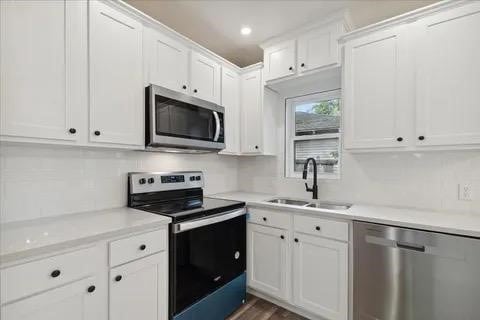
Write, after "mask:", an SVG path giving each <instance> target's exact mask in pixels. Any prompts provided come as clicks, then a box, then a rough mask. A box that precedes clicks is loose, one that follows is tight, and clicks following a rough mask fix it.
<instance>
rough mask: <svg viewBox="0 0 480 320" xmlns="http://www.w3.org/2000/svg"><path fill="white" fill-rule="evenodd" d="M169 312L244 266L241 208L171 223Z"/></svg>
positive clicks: (209, 290) (206, 292) (188, 303)
mask: <svg viewBox="0 0 480 320" xmlns="http://www.w3.org/2000/svg"><path fill="white" fill-rule="evenodd" d="M172 229H173V230H172V244H171V245H172V247H171V248H172V251H171V253H170V254H171V258H170V259H171V260H170V262H171V264H170V267H171V270H170V281H171V282H170V314H171V316H174V315H176V314H178V313H180V312H181V311H183V310H184V309H186V308H187V307H189V306H191V305H192V304H194V303H195V302H197V301H199V300H200V299H202V298H204V297H206V296H207V295H209V294H210V293H212V292H214V291H215V290H216V289H218V288H219V287H221V286H223V285H225V284H226V283H228V282H230V281H231V280H233V279H235V278H237V277H238V276H240V275H241V274H243V273H244V272H245V270H246V258H245V256H246V215H245V209H244V208H242V209H240V210H234V211H230V212H226V213H222V214H219V215H215V216H211V217H208V218H205V219H198V220H194V221H188V222H183V223H178V224H174V225H173V226H172Z"/></svg>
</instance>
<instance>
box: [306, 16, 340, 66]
mask: <svg viewBox="0 0 480 320" xmlns="http://www.w3.org/2000/svg"><path fill="white" fill-rule="evenodd" d="M343 28H344V27H343V23H332V24H331V25H329V26H328V27H325V28H321V29H315V30H312V31H309V32H307V33H305V34H304V35H301V36H300V37H299V38H298V61H297V68H298V72H299V73H305V72H308V71H312V70H316V69H319V68H323V67H328V66H332V65H336V64H339V63H340V50H339V45H338V38H339V37H340V35H341V34H342V33H343Z"/></svg>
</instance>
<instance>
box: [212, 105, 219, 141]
mask: <svg viewBox="0 0 480 320" xmlns="http://www.w3.org/2000/svg"><path fill="white" fill-rule="evenodd" d="M212 112H213V117H214V118H215V136H214V137H213V141H215V142H217V141H218V138H219V137H220V118H219V117H218V112H217V111H212Z"/></svg>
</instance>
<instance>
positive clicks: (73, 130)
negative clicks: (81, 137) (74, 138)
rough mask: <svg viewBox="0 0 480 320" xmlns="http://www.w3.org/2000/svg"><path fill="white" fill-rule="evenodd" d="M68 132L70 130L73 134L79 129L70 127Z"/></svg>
mask: <svg viewBox="0 0 480 320" xmlns="http://www.w3.org/2000/svg"><path fill="white" fill-rule="evenodd" d="M68 132H70V133H71V134H75V133H77V129H75V128H70V129H68Z"/></svg>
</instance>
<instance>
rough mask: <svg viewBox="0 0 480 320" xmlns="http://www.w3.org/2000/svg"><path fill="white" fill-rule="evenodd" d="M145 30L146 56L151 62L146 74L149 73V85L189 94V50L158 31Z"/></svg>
mask: <svg viewBox="0 0 480 320" xmlns="http://www.w3.org/2000/svg"><path fill="white" fill-rule="evenodd" d="M145 30H146V35H145V39H144V41H145V43H146V45H145V48H146V50H145V56H147V55H148V60H149V63H148V68H147V70H145V72H147V73H149V83H151V84H155V85H158V86H162V87H165V88H168V89H171V90H175V91H179V92H184V93H188V92H189V81H188V64H189V60H188V54H189V49H188V48H187V47H186V46H184V45H183V44H182V43H180V42H178V41H175V40H173V39H172V38H169V37H167V36H166V35H164V34H162V33H160V32H158V31H156V30H153V29H145Z"/></svg>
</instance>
